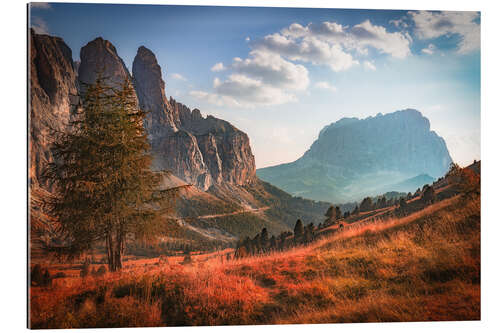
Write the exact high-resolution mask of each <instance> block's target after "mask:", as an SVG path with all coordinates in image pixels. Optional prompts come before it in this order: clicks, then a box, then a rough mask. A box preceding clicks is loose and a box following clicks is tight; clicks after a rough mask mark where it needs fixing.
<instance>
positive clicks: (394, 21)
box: [389, 16, 409, 29]
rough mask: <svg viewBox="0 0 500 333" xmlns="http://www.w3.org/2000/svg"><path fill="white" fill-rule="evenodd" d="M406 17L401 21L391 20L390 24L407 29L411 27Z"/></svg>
mask: <svg viewBox="0 0 500 333" xmlns="http://www.w3.org/2000/svg"><path fill="white" fill-rule="evenodd" d="M405 18H406V17H405V16H404V17H402V18H400V19H399V20H390V21H389V23H391V24H393V25H394V26H395V27H396V28H403V29H407V28H408V27H409V25H408V23H406V21H405Z"/></svg>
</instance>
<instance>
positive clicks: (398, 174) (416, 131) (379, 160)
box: [258, 109, 451, 202]
mask: <svg viewBox="0 0 500 333" xmlns="http://www.w3.org/2000/svg"><path fill="white" fill-rule="evenodd" d="M450 162H451V157H450V155H449V152H448V149H447V147H446V143H445V142H444V140H443V138H441V137H440V136H438V135H437V134H436V133H435V132H434V131H431V130H430V122H429V119H427V118H426V117H424V116H423V115H422V113H421V112H419V111H417V110H414V109H404V110H400V111H396V112H392V113H387V114H378V115H377V116H375V117H367V118H365V119H358V118H342V119H340V120H339V121H337V122H334V123H332V124H330V125H328V126H325V127H324V128H323V129H322V130H321V132H320V134H319V136H318V139H317V140H316V141H314V143H313V144H312V145H311V147H310V148H309V150H307V151H306V152H305V154H304V155H303V156H302V157H301V158H300V159H298V160H297V161H295V162H292V163H288V164H284V165H278V166H275V167H270V168H264V169H261V170H259V171H258V175H259V177H261V178H262V179H264V180H266V181H269V182H271V183H272V184H274V185H276V186H278V187H281V188H282V189H284V190H286V191H288V192H291V193H295V194H299V193H300V195H303V196H305V197H309V198H312V199H321V200H328V201H334V202H341V201H347V200H359V199H360V198H362V197H363V196H367V195H375V194H378V193H379V192H380V191H381V188H384V189H385V188H386V186H391V185H392V184H395V183H397V182H402V183H403V184H406V183H409V182H406V180H408V179H411V178H413V177H415V176H418V175H421V174H427V175H429V176H431V177H433V178H439V177H441V176H442V175H443V174H444V173H445V172H446V171H447V170H448V167H449V165H450ZM293 179H295V180H293ZM297 179H298V180H297ZM310 184H316V185H310ZM407 190H408V191H410V190H415V189H412V188H408V189H407ZM380 193H383V192H380Z"/></svg>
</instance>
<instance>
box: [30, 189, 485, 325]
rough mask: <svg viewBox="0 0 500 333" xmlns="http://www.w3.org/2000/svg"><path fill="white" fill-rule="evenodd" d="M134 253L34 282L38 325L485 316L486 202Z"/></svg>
mask: <svg viewBox="0 0 500 333" xmlns="http://www.w3.org/2000/svg"><path fill="white" fill-rule="evenodd" d="M226 256H227V253H224V252H221V253H212V254H210V255H200V256H193V262H192V263H190V264H182V261H183V258H182V257H170V258H168V260H167V261H165V260H162V258H156V259H149V260H129V261H127V262H126V268H125V270H124V271H123V272H121V273H116V274H111V273H107V274H105V275H104V276H102V277H86V278H79V277H78V272H79V271H78V269H77V268H78V267H75V266H71V267H70V266H60V267H52V268H50V270H51V273H52V274H54V273H56V272H58V271H64V272H65V277H62V278H58V279H55V280H54V281H53V283H52V286H49V287H32V288H31V290H30V300H31V314H30V315H31V324H32V327H33V328H55V327H58V328H69V327H118V326H162V325H226V324H273V323H282V324H283V323H326V322H378V321H429V320H479V319H480V197H479V195H475V194H468V195H467V197H465V196H461V195H458V196H453V197H451V198H447V199H443V200H441V201H439V202H437V203H434V204H432V205H430V206H427V207H425V208H423V209H422V210H418V211H416V212H413V213H411V214H410V215H407V216H404V217H401V218H395V217H392V218H387V219H383V220H381V219H374V220H373V219H365V220H360V221H357V223H352V224H349V225H347V226H346V227H345V228H344V229H343V230H342V231H338V232H335V233H332V234H330V235H329V236H327V237H325V238H322V239H320V240H318V241H316V242H314V243H311V244H310V245H307V246H304V247H297V248H293V249H290V250H288V251H285V252H273V253H271V254H269V255H263V256H260V257H249V258H244V259H240V260H227V257H226Z"/></svg>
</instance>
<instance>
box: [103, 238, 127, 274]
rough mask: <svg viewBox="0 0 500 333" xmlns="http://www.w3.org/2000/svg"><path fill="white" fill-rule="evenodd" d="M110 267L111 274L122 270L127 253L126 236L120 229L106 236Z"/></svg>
mask: <svg viewBox="0 0 500 333" xmlns="http://www.w3.org/2000/svg"><path fill="white" fill-rule="evenodd" d="M106 249H107V255H108V267H109V271H110V272H116V271H118V270H121V269H122V259H123V254H124V252H125V235H123V232H122V231H121V230H120V229H118V230H114V231H110V232H109V233H108V235H107V236H106Z"/></svg>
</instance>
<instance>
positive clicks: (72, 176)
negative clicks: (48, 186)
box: [44, 74, 176, 271]
mask: <svg viewBox="0 0 500 333" xmlns="http://www.w3.org/2000/svg"><path fill="white" fill-rule="evenodd" d="M85 88H86V89H85V91H86V92H85V95H84V96H83V105H82V108H80V109H78V110H76V111H75V114H74V115H73V119H72V121H71V122H70V131H69V132H68V133H57V137H58V139H57V140H56V142H55V144H54V146H53V151H54V155H55V157H56V159H55V160H56V162H54V163H51V164H49V166H48V168H47V169H46V170H45V173H44V175H45V177H47V178H49V179H52V180H54V181H55V184H56V186H57V188H56V189H57V195H56V196H55V198H53V199H49V200H47V201H46V205H47V206H48V208H49V210H50V212H51V213H52V215H53V216H55V217H56V218H57V219H58V221H59V223H60V225H61V229H62V234H63V236H64V238H65V242H64V244H65V246H63V247H61V248H59V249H58V250H59V253H60V254H67V255H68V256H69V257H70V258H71V257H74V256H77V255H80V254H82V253H84V252H85V251H88V250H90V249H91V248H92V246H93V245H94V244H95V243H96V242H105V244H106V249H107V259H108V265H109V269H110V271H116V270H119V269H121V268H122V258H123V255H124V251H125V240H126V238H127V236H129V235H134V236H135V237H136V238H137V237H146V236H147V235H151V234H152V233H153V232H154V231H155V229H156V226H157V225H158V223H157V222H159V216H160V215H162V214H165V213H166V212H168V211H170V210H171V209H172V206H173V205H172V201H173V200H172V199H173V198H174V196H175V192H176V191H175V190H161V191H160V190H159V189H158V186H159V181H160V176H161V175H160V174H158V173H153V172H152V171H151V169H150V165H151V156H150V155H149V154H148V152H149V149H150V147H149V143H148V140H147V136H146V132H145V129H144V127H143V121H144V117H145V113H144V112H143V111H141V110H140V109H139V108H138V106H137V100H136V98H135V94H134V90H133V87H132V84H131V82H130V81H129V80H125V81H124V82H123V84H122V85H121V86H120V87H119V88H113V87H111V86H109V85H107V84H106V83H105V79H103V78H102V75H101V74H99V75H98V76H97V79H96V82H95V83H94V84H89V85H85Z"/></svg>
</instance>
